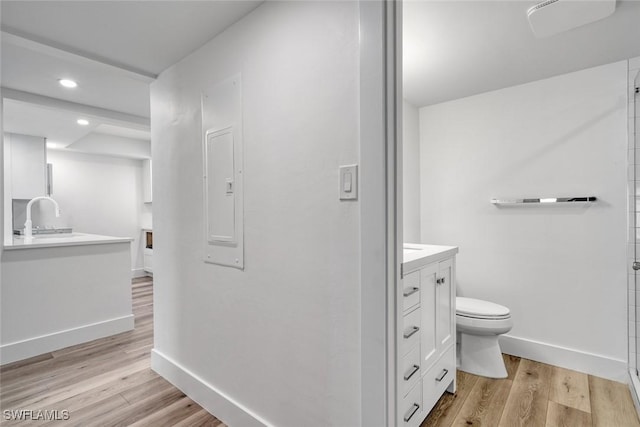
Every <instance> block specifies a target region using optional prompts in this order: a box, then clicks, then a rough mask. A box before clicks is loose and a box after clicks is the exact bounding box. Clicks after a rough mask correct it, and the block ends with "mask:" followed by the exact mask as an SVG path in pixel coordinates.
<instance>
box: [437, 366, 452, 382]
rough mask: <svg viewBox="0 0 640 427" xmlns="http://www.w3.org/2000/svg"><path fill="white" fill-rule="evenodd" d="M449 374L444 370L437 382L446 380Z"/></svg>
mask: <svg viewBox="0 0 640 427" xmlns="http://www.w3.org/2000/svg"><path fill="white" fill-rule="evenodd" d="M448 373H449V371H448V370H447V369H443V370H442V373H441V374H440V376H439V377H436V381H438V382H440V381H442V380H443V379H444V377H446V376H447V374H448Z"/></svg>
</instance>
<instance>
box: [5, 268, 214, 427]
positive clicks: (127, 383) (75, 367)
mask: <svg viewBox="0 0 640 427" xmlns="http://www.w3.org/2000/svg"><path fill="white" fill-rule="evenodd" d="M132 292H133V313H134V315H135V329H134V330H133V331H130V332H125V333H122V334H118V335H115V336H112V337H108V338H103V339H99V340H96V341H92V342H89V343H85V344H81V345H77V346H74V347H69V348H65V349H62V350H58V351H54V352H51V353H47V354H44V355H41V356H37V357H33V358H31V359H28V360H24V361H19V362H15V363H12V364H9V365H5V366H2V367H1V368H0V409H2V412H1V413H0V424H1V425H2V426H14V425H16V426H27V425H37V426H49V425H63V426H65V427H66V426H82V427H84V426H100V427H107V426H129V425H132V426H133V425H134V426H154V427H156V426H185V427H186V426H188V427H197V426H220V427H224V426H225V425H224V424H223V423H222V422H221V421H220V420H218V419H217V418H215V417H214V416H212V415H211V414H209V413H208V412H207V411H205V410H204V409H202V408H201V407H200V406H199V405H198V404H197V403H195V402H193V401H192V400H191V399H189V398H188V397H186V396H185V395H184V393H182V392H181V391H180V390H178V389H176V388H175V387H173V386H172V385H171V384H170V383H168V382H167V381H165V380H164V379H163V378H161V377H160V376H159V375H157V374H156V373H155V372H153V371H152V370H151V369H150V352H151V348H152V347H153V286H152V281H151V278H148V277H147V278H140V279H136V280H134V281H133V286H132ZM21 409H24V410H32V411H34V412H33V414H34V415H35V416H38V414H39V413H38V412H37V411H39V410H48V411H55V410H57V411H60V412H58V416H59V417H60V418H62V417H64V413H63V412H62V411H63V410H66V411H68V415H69V417H68V418H69V419H68V420H60V421H50V422H47V421H46V420H31V421H21V422H20V421H16V420H7V419H6V417H5V412H4V411H5V410H21Z"/></svg>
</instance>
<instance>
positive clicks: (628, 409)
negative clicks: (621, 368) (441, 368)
mask: <svg viewBox="0 0 640 427" xmlns="http://www.w3.org/2000/svg"><path fill="white" fill-rule="evenodd" d="M503 357H504V360H505V364H506V365H507V371H508V373H509V376H508V378H506V379H502V380H494V379H489V378H482V377H478V376H475V375H471V374H467V373H465V372H461V371H458V373H457V381H458V390H457V392H456V394H455V395H452V394H448V393H445V395H444V396H442V398H441V399H440V400H439V401H438V403H437V404H436V406H435V407H434V408H433V410H432V411H431V413H430V414H429V416H428V417H427V419H426V420H425V421H424V422H423V423H422V426H421V427H434V426H438V427H445V426H487V427H511V426H527V427H529V426H530V427H587V426H593V427H636V426H640V422H639V421H638V415H637V413H636V410H635V407H634V405H633V401H632V399H631V393H630V391H629V387H628V386H627V385H626V384H622V383H617V382H613V381H609V380H605V379H602V378H597V377H593V376H591V375H587V374H583V373H581V372H576V371H570V370H568V369H563V368H558V367H556V366H551V365H546V364H544V363H538V362H534V361H531V360H527V359H520V358H518V357H515V356H509V355H503Z"/></svg>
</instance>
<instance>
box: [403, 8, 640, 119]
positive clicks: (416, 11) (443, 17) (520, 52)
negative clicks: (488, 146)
mask: <svg viewBox="0 0 640 427" xmlns="http://www.w3.org/2000/svg"><path fill="white" fill-rule="evenodd" d="M541 1H542V0H539V1H530V0H511V1H482V0H475V1H455V0H453V1H452V0H447V1H437V0H423V1H415V0H405V2H404V4H403V9H404V10H403V11H404V19H403V77H404V78H403V80H404V81H403V85H404V97H405V99H406V100H407V101H408V102H410V103H411V104H413V105H414V106H416V107H422V106H425V105H431V104H436V103H440V102H445V101H449V100H452V99H458V98H463V97H466V96H471V95H475V94H478V93H483V92H488V91H491V90H496V89H501V88H504V87H509V86H515V85H519V84H523V83H527V82H531V81H535V80H540V79H544V78H548V77H551V76H555V75H559V74H565V73H569V72H572V71H577V70H581V69H585V68H589V67H594V66H597V65H602V64H607V63H611V62H615V61H619V60H623V59H628V58H632V57H636V56H640V1H637V0H622V1H621V0H618V2H617V7H616V11H615V12H614V13H613V14H612V15H610V16H609V17H607V18H605V19H603V20H600V21H597V22H594V23H591V24H587V25H584V26H582V27H578V28H575V29H572V30H569V31H567V32H564V33H560V34H557V35H555V36H551V37H548V38H536V37H535V36H534V35H533V33H532V31H531V29H530V27H529V23H528V20H527V10H528V9H529V8H530V7H531V6H533V5H536V4H538V3H540V2H541ZM574 1H575V0H574ZM587 1H597V0H587Z"/></svg>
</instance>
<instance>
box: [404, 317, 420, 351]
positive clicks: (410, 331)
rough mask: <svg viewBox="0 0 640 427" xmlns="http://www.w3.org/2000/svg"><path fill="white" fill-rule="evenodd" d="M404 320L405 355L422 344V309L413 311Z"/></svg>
mask: <svg viewBox="0 0 640 427" xmlns="http://www.w3.org/2000/svg"><path fill="white" fill-rule="evenodd" d="M402 320H403V325H402V354H403V355H405V354H407V353H409V351H411V350H412V349H413V347H415V346H416V345H418V344H419V343H420V309H419V308H417V309H415V310H413V311H412V312H411V313H409V314H407V315H406V316H404V317H403V318H402ZM418 347H419V346H418Z"/></svg>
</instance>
